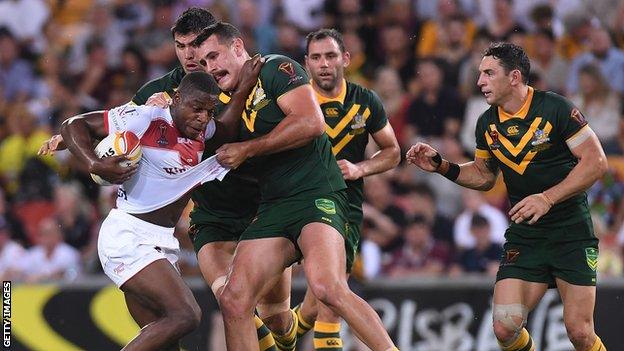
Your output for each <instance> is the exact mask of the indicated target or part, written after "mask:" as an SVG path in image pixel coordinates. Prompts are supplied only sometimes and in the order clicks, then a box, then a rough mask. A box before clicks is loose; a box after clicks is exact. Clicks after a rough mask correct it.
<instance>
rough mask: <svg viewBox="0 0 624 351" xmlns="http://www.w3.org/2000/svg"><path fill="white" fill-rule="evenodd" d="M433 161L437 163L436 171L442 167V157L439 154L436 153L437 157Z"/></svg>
mask: <svg viewBox="0 0 624 351" xmlns="http://www.w3.org/2000/svg"><path fill="white" fill-rule="evenodd" d="M431 161H433V162H435V163H437V164H438V165H437V166H436V170H437V169H438V168H440V166H442V156H440V153H439V152H436V154H435V156H433V157H432V158H431Z"/></svg>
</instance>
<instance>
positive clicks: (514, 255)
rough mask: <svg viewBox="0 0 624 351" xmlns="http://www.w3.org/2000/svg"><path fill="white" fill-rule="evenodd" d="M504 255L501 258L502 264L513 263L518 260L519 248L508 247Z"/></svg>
mask: <svg viewBox="0 0 624 351" xmlns="http://www.w3.org/2000/svg"><path fill="white" fill-rule="evenodd" d="M504 255H505V257H504V259H503V264H502V265H503V266H506V265H510V264H515V263H516V261H517V260H518V256H520V250H518V249H509V250H506V251H505V253H504Z"/></svg>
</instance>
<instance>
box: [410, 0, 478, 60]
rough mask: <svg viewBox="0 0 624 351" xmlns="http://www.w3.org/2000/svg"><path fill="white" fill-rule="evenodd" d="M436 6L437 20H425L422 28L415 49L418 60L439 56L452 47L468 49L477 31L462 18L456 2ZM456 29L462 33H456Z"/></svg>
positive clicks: (442, 2)
mask: <svg viewBox="0 0 624 351" xmlns="http://www.w3.org/2000/svg"><path fill="white" fill-rule="evenodd" d="M437 5H438V15H439V16H438V18H436V19H430V20H427V21H426V22H425V23H424V24H423V26H422V29H421V32H420V36H419V39H420V40H419V41H418V47H417V49H416V53H417V55H418V57H419V58H421V57H428V56H441V55H442V53H443V52H445V51H448V50H450V49H451V47H453V46H456V47H457V46H459V47H465V48H469V47H470V45H472V39H473V37H474V35H475V32H476V31H477V28H476V25H475V24H474V22H472V21H471V20H470V19H466V18H464V14H463V13H462V12H461V8H460V6H459V2H458V0H444V1H438V3H437ZM453 22H455V24H453ZM452 26H455V27H456V28H451V27H452ZM458 28H462V31H461V32H458V31H457V29H458ZM460 34H461V35H460ZM466 51H467V50H466ZM447 54H448V53H447Z"/></svg>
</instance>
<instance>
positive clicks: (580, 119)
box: [570, 108, 587, 126]
mask: <svg viewBox="0 0 624 351" xmlns="http://www.w3.org/2000/svg"><path fill="white" fill-rule="evenodd" d="M570 118H572V119H573V120H574V121H576V123H578V124H579V125H580V126H584V125H585V124H586V123H587V121H586V120H585V116H583V114H582V113H581V111H579V109H578V108H573V109H572V112H570Z"/></svg>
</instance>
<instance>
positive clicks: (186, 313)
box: [167, 301, 202, 335]
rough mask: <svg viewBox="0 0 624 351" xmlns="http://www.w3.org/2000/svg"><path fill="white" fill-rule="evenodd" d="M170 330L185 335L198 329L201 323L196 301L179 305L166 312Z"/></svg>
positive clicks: (199, 310)
mask: <svg viewBox="0 0 624 351" xmlns="http://www.w3.org/2000/svg"><path fill="white" fill-rule="evenodd" d="M167 317H168V319H169V320H170V325H171V328H172V329H174V330H176V331H177V334H180V335H186V334H188V333H190V332H192V331H193V330H195V329H197V328H198V327H199V324H200V323H201V317H202V313H201V308H200V307H199V305H198V304H197V302H196V301H192V302H189V303H185V304H181V305H180V306H176V307H175V308H173V309H172V310H170V311H168V312H167Z"/></svg>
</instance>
